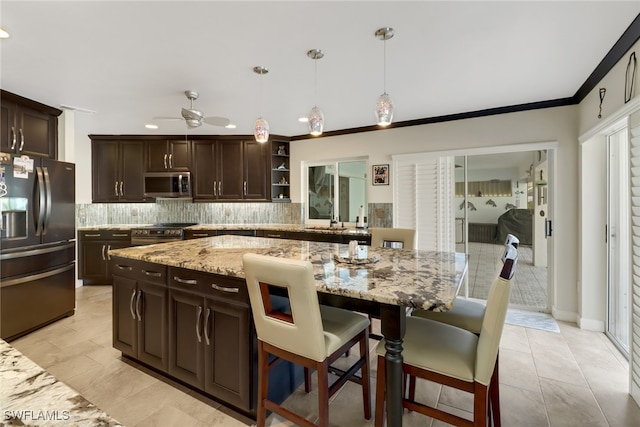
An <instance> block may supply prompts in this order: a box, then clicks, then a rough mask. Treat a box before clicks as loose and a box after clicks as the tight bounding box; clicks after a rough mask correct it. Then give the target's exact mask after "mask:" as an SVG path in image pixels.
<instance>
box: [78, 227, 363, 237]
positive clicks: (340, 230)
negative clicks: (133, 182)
mask: <svg viewBox="0 0 640 427" xmlns="http://www.w3.org/2000/svg"><path fill="white" fill-rule="evenodd" d="M150 225H152V224H103V225H91V226H83V227H78V231H97V230H130V229H132V228H141V227H148V226H150ZM185 230H193V231H203V230H265V231H299V232H309V233H319V234H346V235H354V236H369V235H370V234H371V231H370V230H369V229H368V228H353V227H328V226H321V225H302V224H198V225H192V226H190V227H185Z"/></svg>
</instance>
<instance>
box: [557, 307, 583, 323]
mask: <svg viewBox="0 0 640 427" xmlns="http://www.w3.org/2000/svg"><path fill="white" fill-rule="evenodd" d="M551 315H552V316H553V318H554V319H556V320H561V321H563V322H571V323H578V314H577V313H574V312H573V311H566V310H558V309H557V308H556V307H551Z"/></svg>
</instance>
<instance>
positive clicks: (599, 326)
mask: <svg viewBox="0 0 640 427" xmlns="http://www.w3.org/2000/svg"><path fill="white" fill-rule="evenodd" d="M578 327H579V328H580V329H586V330H587V331H596V332H604V322H603V321H602V320H596V319H587V318H585V317H580V318H578Z"/></svg>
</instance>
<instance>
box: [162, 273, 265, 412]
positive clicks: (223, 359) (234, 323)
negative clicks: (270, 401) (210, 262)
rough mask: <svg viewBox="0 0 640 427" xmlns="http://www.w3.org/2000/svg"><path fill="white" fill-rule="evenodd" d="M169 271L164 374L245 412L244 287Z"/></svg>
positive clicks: (247, 325) (247, 330) (247, 331)
mask: <svg viewBox="0 0 640 427" xmlns="http://www.w3.org/2000/svg"><path fill="white" fill-rule="evenodd" d="M169 270H170V272H169V277H170V279H169V374H171V375H172V376H174V377H176V378H178V379H180V380H182V381H184V382H186V383H188V384H190V385H192V386H194V387H197V388H199V389H201V390H203V391H205V392H206V393H207V394H210V395H211V396H213V397H216V398H219V399H221V400H223V401H225V402H227V403H229V404H231V405H233V406H235V407H236V408H239V409H242V410H245V411H250V410H251V409H252V400H251V381H252V376H251V373H252V372H253V369H252V366H251V354H252V351H251V348H252V340H253V337H254V333H253V328H252V322H251V316H250V307H249V303H248V295H247V293H246V287H245V286H243V285H244V283H242V282H241V281H234V280H231V279H229V278H224V277H221V276H216V275H213V274H207V273H199V272H194V271H191V270H183V269H177V268H170V269H169ZM185 287H189V288H191V289H190V290H185V289H184V288H185Z"/></svg>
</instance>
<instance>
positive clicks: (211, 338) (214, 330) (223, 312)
mask: <svg viewBox="0 0 640 427" xmlns="http://www.w3.org/2000/svg"><path fill="white" fill-rule="evenodd" d="M207 310H208V312H207ZM207 313H208V321H205V325H206V330H205V331H204V333H205V334H206V337H207V338H205V384H204V388H205V391H206V392H207V393H210V394H211V395H213V396H217V397H220V398H221V399H223V400H225V401H227V402H229V403H231V404H232V405H235V406H237V407H239V408H242V409H245V410H249V409H250V404H251V396H250V381H251V369H250V363H249V356H250V346H249V343H250V340H251V336H250V335H251V330H250V326H249V322H250V318H249V307H248V306H247V305H241V304H234V303H230V302H226V301H219V300H214V299H209V298H208V299H207V303H206V310H205V314H207ZM205 317H206V316H205ZM207 339H208V343H207Z"/></svg>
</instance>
